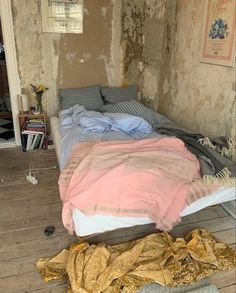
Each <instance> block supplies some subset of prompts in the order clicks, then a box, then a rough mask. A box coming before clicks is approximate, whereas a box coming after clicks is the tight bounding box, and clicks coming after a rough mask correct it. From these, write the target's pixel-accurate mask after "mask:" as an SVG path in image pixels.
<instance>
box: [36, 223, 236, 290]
mask: <svg viewBox="0 0 236 293" xmlns="http://www.w3.org/2000/svg"><path fill="white" fill-rule="evenodd" d="M36 265H37V269H38V271H39V272H40V274H41V275H42V277H43V278H44V279H45V281H50V280H53V279H66V280H68V283H69V286H70V289H68V291H67V292H68V293H69V292H73V293H98V292H105V293H120V292H122V293H133V292H136V291H137V290H138V289H139V288H140V287H141V286H143V285H144V284H147V283H153V282H156V283H158V284H160V285H162V286H167V285H168V286H172V287H177V286H181V285H186V284H192V283H194V282H197V281H198V280H200V279H202V278H204V277H207V276H209V275H211V274H213V273H214V272H216V271H219V270H229V269H232V268H233V267H236V252H235V250H233V249H232V248H230V247H229V245H228V244H225V243H221V242H219V241H217V240H216V239H215V237H214V236H213V235H212V234H210V233H209V232H208V231H207V230H205V229H195V230H193V231H192V232H190V233H189V234H188V235H187V236H186V237H185V238H177V239H174V238H173V237H171V235H169V234H168V233H165V232H162V233H155V234H151V235H148V236H146V237H144V238H142V239H138V240H135V241H132V242H128V243H123V244H119V245H113V246H109V245H105V244H102V243H101V244H98V245H89V244H88V243H77V244H73V245H71V247H70V248H69V249H64V250H63V251H62V252H61V253H60V254H58V255H57V256H56V257H53V258H45V259H40V260H39V261H38V262H37V264H36Z"/></svg>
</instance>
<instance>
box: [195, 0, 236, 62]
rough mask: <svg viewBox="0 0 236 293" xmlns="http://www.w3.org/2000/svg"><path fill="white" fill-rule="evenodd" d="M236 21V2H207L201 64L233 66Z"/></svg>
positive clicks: (213, 0) (209, 0)
mask: <svg viewBox="0 0 236 293" xmlns="http://www.w3.org/2000/svg"><path fill="white" fill-rule="evenodd" d="M235 21H236V11H235V0H207V1H206V13H205V19H204V27H203V37H202V53H201V59H200V61H201V62H205V63H212V64H218V65H225V66H233V64H234V56H235V32H236V30H235Z"/></svg>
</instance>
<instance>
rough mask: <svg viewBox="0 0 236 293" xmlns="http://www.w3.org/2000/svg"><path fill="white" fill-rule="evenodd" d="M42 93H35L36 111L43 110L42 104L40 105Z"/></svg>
mask: <svg viewBox="0 0 236 293" xmlns="http://www.w3.org/2000/svg"><path fill="white" fill-rule="evenodd" d="M42 95H43V94H42V93H36V98H37V109H36V110H37V112H39V113H42V112H43V105H42Z"/></svg>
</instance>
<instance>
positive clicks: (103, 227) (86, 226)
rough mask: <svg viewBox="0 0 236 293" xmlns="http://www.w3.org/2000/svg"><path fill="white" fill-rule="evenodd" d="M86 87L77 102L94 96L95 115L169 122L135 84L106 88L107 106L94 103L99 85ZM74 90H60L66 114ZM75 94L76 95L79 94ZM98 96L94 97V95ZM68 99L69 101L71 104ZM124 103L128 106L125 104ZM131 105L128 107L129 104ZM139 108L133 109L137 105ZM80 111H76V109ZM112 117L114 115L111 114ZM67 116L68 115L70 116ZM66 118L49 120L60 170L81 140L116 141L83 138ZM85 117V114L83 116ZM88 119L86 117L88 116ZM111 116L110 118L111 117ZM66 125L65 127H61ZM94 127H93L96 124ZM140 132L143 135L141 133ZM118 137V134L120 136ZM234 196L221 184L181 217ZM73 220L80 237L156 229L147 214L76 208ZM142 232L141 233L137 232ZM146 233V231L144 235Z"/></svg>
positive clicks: (81, 131)
mask: <svg viewBox="0 0 236 293" xmlns="http://www.w3.org/2000/svg"><path fill="white" fill-rule="evenodd" d="M83 90H84V88H83V89H82V95H81V92H80V91H81V89H79V95H78V96H79V101H77V102H78V104H80V105H81V104H86V102H87V100H88V96H89V97H90V98H91V101H93V102H91V104H89V103H88V104H86V109H87V108H88V109H89V110H90V111H91V113H92V115H94V113H95V112H92V111H94V110H95V111H98V110H99V112H102V113H111V112H113V113H120V112H122V113H125V114H131V115H134V114H137V113H138V115H139V116H140V117H143V116H144V118H145V120H147V121H148V122H150V124H152V126H153V125H154V124H155V123H158V124H161V123H163V122H167V118H165V117H164V116H162V115H159V116H158V117H156V115H155V113H153V112H154V111H153V112H152V111H150V110H147V108H146V107H145V106H143V105H141V104H140V103H139V102H138V101H136V100H135V99H134V98H135V97H134V96H135V89H134V87H133V86H131V87H128V89H127V90H126V91H124V90H123V89H120V88H113V89H110V88H104V90H103V91H102V92H103V97H105V99H106V102H107V104H106V105H104V104H103V101H99V102H98V103H97V105H94V104H93V103H94V100H96V99H97V97H98V96H99V93H100V88H99V93H98V87H97V86H96V87H92V88H89V89H88V88H85V92H86V94H85V93H84V92H83ZM74 91H75V90H74V89H66V90H62V91H61V95H62V96H63V98H64V103H66V105H64V107H62V109H63V108H64V112H63V111H62V114H63V115H65V114H66V115H67V114H68V110H67V109H71V107H72V108H73V106H74V105H77V104H75V103H76V98H73V100H72V99H71V96H76V95H75V93H74ZM78 96H76V97H78ZM81 96H82V97H84V99H86V102H85V101H81ZM94 96H95V97H94ZM68 100H69V104H68ZM124 104H125V107H124ZM139 104H140V105H139ZM127 105H128V106H127ZM135 107H136V108H137V109H138V110H137V109H135V110H134V108H135ZM76 111H77V110H76ZM112 117H113V116H112ZM67 118H68V117H67ZM67 118H66V119H65V116H64V117H63V119H64V120H63V121H64V122H63V123H64V125H61V121H62V119H61V120H60V119H59V117H51V119H50V126H51V133H52V137H53V141H54V144H55V150H56V155H57V159H58V163H59V166H60V169H61V170H63V169H64V167H65V165H66V162H67V160H68V157H69V155H70V153H71V150H72V149H73V147H74V146H75V145H77V144H79V143H84V142H86V141H90V140H93V139H94V140H103V141H107V140H108V141H114V140H117V135H115V137H113V136H112V135H113V133H112V135H110V134H109V135H108V137H107V136H102V138H101V133H99V135H98V136H96V133H95V132H91V133H90V136H85V137H83V129H82V130H81V128H80V127H78V126H77V125H76V126H73V127H71V124H70V122H71V121H69V122H68V119H67ZM83 118H84V117H83ZM86 118H87V116H86ZM109 118H110V117H109ZM62 126H63V127H62ZM93 127H94V126H93ZM139 135H140V134H139ZM157 136H158V135H156V134H153V133H151V134H150V133H145V134H144V135H141V137H140V139H145V138H147V139H152V138H156V137H157ZM118 138H119V136H118ZM134 138H135V139H139V137H138V136H137V137H133V136H132V135H131V137H129V138H128V139H134ZM121 140H126V136H125V137H123V136H122V137H121ZM234 199H235V187H224V186H218V187H217V189H216V190H214V191H213V192H210V193H208V194H205V195H204V196H203V197H200V198H199V199H197V200H195V201H193V202H190V203H189V204H188V205H187V206H185V207H184V208H183V210H182V211H181V214H180V216H181V217H184V216H186V215H190V214H192V213H195V212H197V211H199V210H201V209H203V208H206V207H208V206H212V205H216V204H221V203H223V202H227V201H231V200H234ZM71 216H72V219H73V224H74V231H75V233H76V235H77V236H79V237H87V236H90V235H96V234H100V233H104V232H107V231H118V230H120V229H125V233H126V234H127V233H128V234H132V233H130V230H128V232H127V229H132V227H143V231H145V230H147V229H145V227H147V226H149V227H150V226H151V227H152V230H153V231H154V230H155V225H153V220H152V219H150V217H148V216H146V215H145V216H132V215H129V216H124V215H119V216H117V215H112V214H110V213H107V214H106V213H100V214H99V213H96V214H93V215H89V214H86V213H85V212H83V211H82V210H80V209H79V208H73V213H72V215H71ZM138 234H139V235H141V234H142V233H141V234H140V232H139V233H138ZM142 235H143V234H142Z"/></svg>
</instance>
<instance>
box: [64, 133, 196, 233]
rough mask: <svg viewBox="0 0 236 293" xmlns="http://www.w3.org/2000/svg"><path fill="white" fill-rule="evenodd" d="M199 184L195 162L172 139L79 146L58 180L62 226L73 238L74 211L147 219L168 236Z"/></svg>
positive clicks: (185, 149)
mask: <svg viewBox="0 0 236 293" xmlns="http://www.w3.org/2000/svg"><path fill="white" fill-rule="evenodd" d="M199 178H200V175H199V162H198V160H197V158H196V156H195V155H193V154H191V153H190V152H189V151H188V150H187V148H186V147H185V145H184V143H183V142H182V141H181V140H179V139H177V138H161V139H157V138H151V139H143V140H138V141H137V140H136V141H118V142H117V141H116V142H114V141H112V142H87V143H81V144H79V145H77V146H76V147H75V148H74V149H73V151H72V153H71V156H70V159H69V162H68V164H67V165H66V167H65V168H64V170H63V171H62V173H61V176H60V179H59V188H60V195H61V199H62V201H63V212H62V219H63V223H64V226H65V227H66V228H67V229H68V231H69V232H70V233H73V230H74V226H73V220H72V212H73V209H74V208H78V209H80V210H81V211H82V212H84V213H85V214H87V215H94V214H106V215H107V214H109V215H114V216H137V217H149V218H150V219H152V220H153V221H154V222H155V223H156V225H157V228H158V229H161V230H165V231H166V230H170V229H171V228H172V227H173V225H175V224H177V223H178V222H179V221H180V212H181V211H182V210H183V208H184V207H185V200H186V196H187V193H188V190H189V186H191V183H194V182H195V180H197V179H199ZM193 187H194V185H192V189H193ZM192 189H191V190H192Z"/></svg>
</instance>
